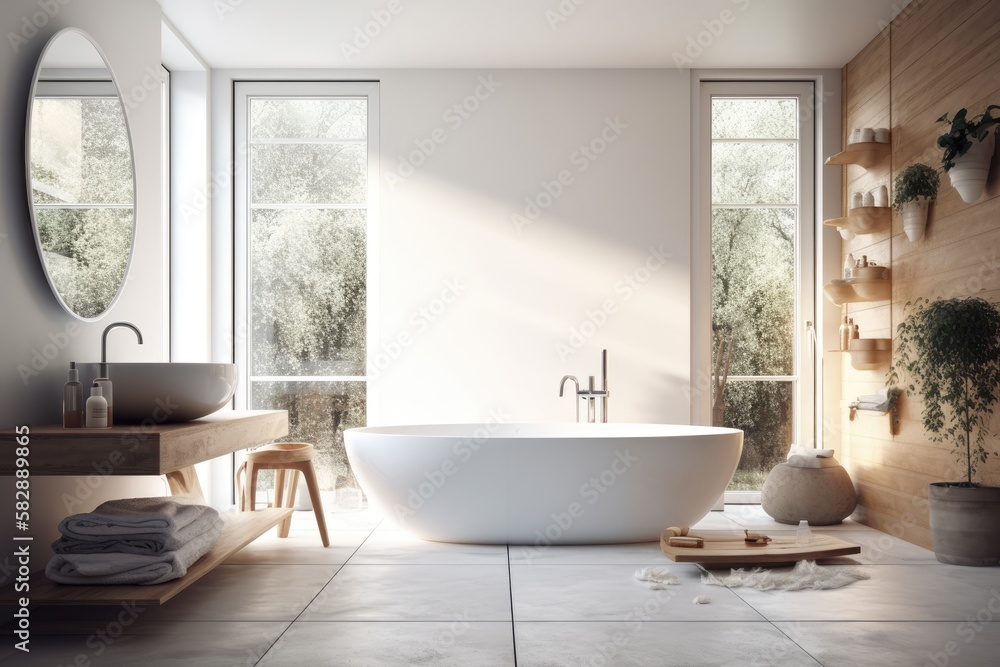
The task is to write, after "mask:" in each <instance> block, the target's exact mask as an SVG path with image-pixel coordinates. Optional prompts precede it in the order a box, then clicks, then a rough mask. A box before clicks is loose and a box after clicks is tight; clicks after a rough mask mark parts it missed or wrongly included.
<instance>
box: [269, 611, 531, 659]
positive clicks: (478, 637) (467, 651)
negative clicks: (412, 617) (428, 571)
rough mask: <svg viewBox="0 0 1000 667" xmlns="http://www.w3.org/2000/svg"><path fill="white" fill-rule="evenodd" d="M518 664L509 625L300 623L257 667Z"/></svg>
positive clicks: (458, 621) (461, 622) (465, 622)
mask: <svg viewBox="0 0 1000 667" xmlns="http://www.w3.org/2000/svg"><path fill="white" fill-rule="evenodd" d="M513 664H514V642H513V636H512V633H511V626H510V623H503V622H494V623H490V622H486V623H484V622H474V621H470V620H468V619H462V618H457V619H456V620H454V621H452V622H425V621H413V622H405V623H400V622H377V623H374V622H339V623H338V622H298V623H295V624H294V625H292V627H291V628H290V629H289V630H288V632H286V633H285V634H284V635H283V636H282V637H281V639H280V640H279V641H278V643H277V644H275V645H274V647H273V648H272V649H271V650H270V651H268V653H267V655H266V656H264V659H263V660H262V661H261V662H260V663H259V667H282V666H284V665H289V666H293V667H303V666H304V665H338V666H341V665H343V666H345V667H346V666H351V667H367V666H370V667H388V666H391V665H434V666H435V667H438V666H442V667H448V666H449V665H455V666H456V667H473V666H475V667H479V666H481V665H482V666H489V665H497V666H498V667H499V666H507V665H513Z"/></svg>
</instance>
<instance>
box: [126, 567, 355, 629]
mask: <svg viewBox="0 0 1000 667" xmlns="http://www.w3.org/2000/svg"><path fill="white" fill-rule="evenodd" d="M339 567H340V566H338V565H243V564H239V565H225V564H224V565H220V566H219V567H217V568H215V569H214V570H213V571H212V572H210V573H209V574H207V575H205V576H204V577H203V578H202V579H200V580H199V581H198V582H196V583H195V584H193V585H192V586H191V587H189V588H187V589H185V590H184V591H182V592H181V593H179V594H178V595H177V597H175V598H173V599H172V600H169V601H168V602H167V603H166V604H164V605H162V606H160V607H149V608H147V610H146V612H145V614H144V616H145V617H146V618H147V619H148V620H152V619H157V620H168V619H171V620H185V621H196V620H202V621H292V620H295V618H296V617H297V616H298V615H299V614H300V613H302V610H303V609H305V608H306V606H307V605H308V604H309V603H310V602H311V601H312V599H313V598H314V597H316V595H317V594H318V593H319V592H320V591H321V590H323V587H324V586H325V585H326V584H327V583H328V582H329V581H330V579H331V578H332V577H333V575H334V574H336V573H337V570H338V569H339Z"/></svg>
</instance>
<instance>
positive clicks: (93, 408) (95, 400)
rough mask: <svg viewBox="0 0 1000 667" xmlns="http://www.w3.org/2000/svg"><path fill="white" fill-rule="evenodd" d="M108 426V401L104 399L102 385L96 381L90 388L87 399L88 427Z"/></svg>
mask: <svg viewBox="0 0 1000 667" xmlns="http://www.w3.org/2000/svg"><path fill="white" fill-rule="evenodd" d="M107 427H108V402H107V401H106V400H104V396H103V392H102V391H101V385H99V384H97V383H96V382H95V383H94V385H93V386H92V387H91V388H90V398H88V399H87V428H107Z"/></svg>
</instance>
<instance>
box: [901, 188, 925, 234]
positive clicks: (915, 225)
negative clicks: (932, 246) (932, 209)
mask: <svg viewBox="0 0 1000 667" xmlns="http://www.w3.org/2000/svg"><path fill="white" fill-rule="evenodd" d="M928 204H930V202H929V201H928V199H927V197H917V198H916V199H914V200H913V201H908V202H906V203H905V204H903V232H904V233H905V234H906V238H908V239H910V240H911V241H919V240H920V238H921V237H922V236H923V235H924V228H926V227H927V205H928Z"/></svg>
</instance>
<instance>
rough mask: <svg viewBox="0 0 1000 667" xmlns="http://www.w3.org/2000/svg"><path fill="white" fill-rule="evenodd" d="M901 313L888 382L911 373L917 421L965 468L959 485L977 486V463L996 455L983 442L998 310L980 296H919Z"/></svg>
mask: <svg viewBox="0 0 1000 667" xmlns="http://www.w3.org/2000/svg"><path fill="white" fill-rule="evenodd" d="M904 311H905V312H906V313H907V315H906V317H905V319H904V320H903V321H902V322H901V323H900V325H899V327H898V328H897V329H896V341H897V352H898V357H897V358H896V360H895V362H894V364H893V367H892V371H891V373H890V375H889V384H896V383H897V382H898V377H899V373H900V372H901V371H904V370H905V371H906V372H907V373H908V374H909V377H910V378H911V380H912V382H913V384H911V385H910V391H911V392H912V391H917V390H918V388H919V390H920V392H921V393H922V394H923V397H924V409H923V413H922V415H921V417H922V418H923V425H924V428H925V429H926V430H927V431H928V432H930V433H931V434H932V437H931V440H932V441H934V442H945V443H947V442H951V443H952V444H953V445H954V447H955V454H956V456H957V457H958V459H959V461H961V462H964V463H965V465H966V480H965V481H964V482H960V483H957V485H958V486H978V485H976V484H973V482H972V477H973V475H974V474H975V471H976V466H977V464H979V463H984V462H985V461H986V460H987V459H988V458H989V456H990V455H991V454H996V452H991V451H990V450H988V449H987V448H986V438H987V436H988V430H989V417H990V415H992V414H993V406H994V404H995V403H996V402H997V399H998V398H1000V395H998V391H1000V311H997V309H996V307H995V306H993V305H992V304H991V303H989V302H988V301H985V300H983V299H981V298H979V297H968V298H965V299H944V300H939V301H933V302H932V301H929V300H927V299H924V298H918V299H916V300H915V301H913V302H908V303H907V304H906V305H905V306H904ZM973 432H975V443H974V444H973V442H972V437H973Z"/></svg>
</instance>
